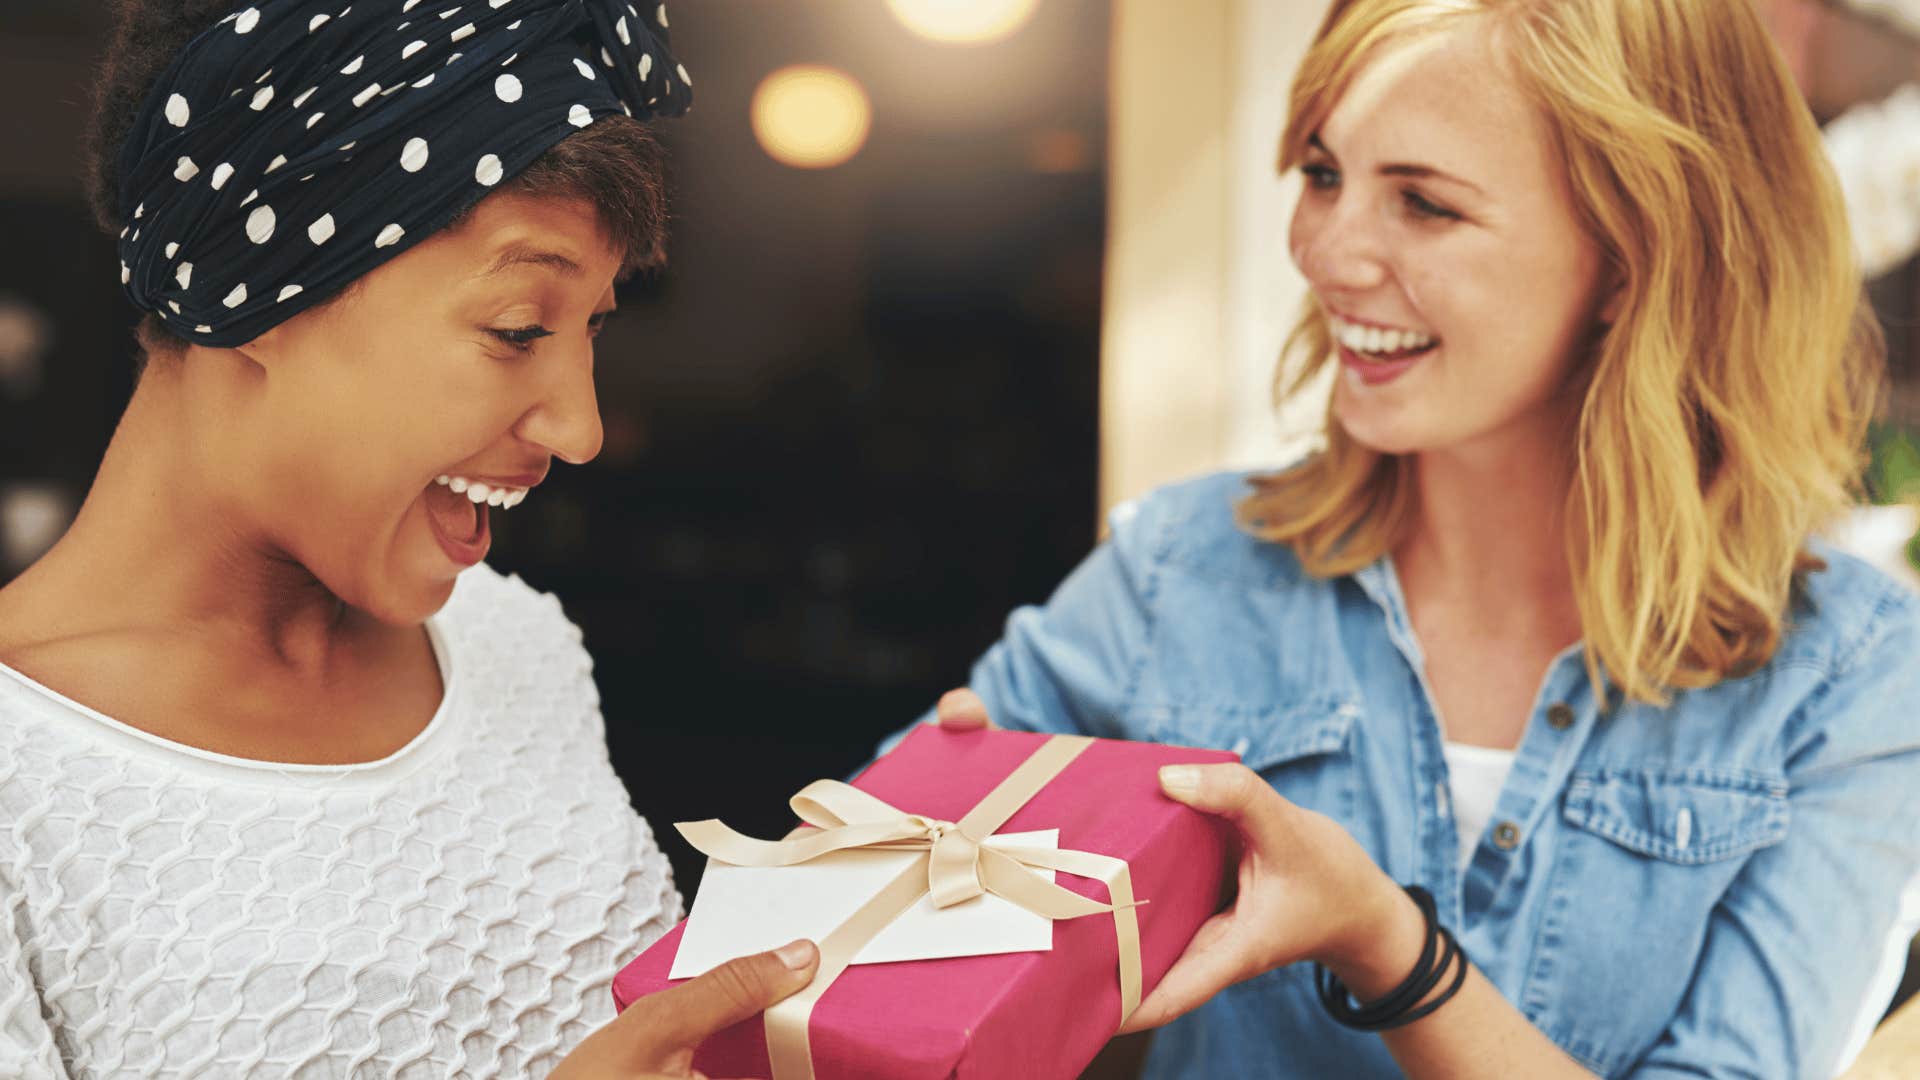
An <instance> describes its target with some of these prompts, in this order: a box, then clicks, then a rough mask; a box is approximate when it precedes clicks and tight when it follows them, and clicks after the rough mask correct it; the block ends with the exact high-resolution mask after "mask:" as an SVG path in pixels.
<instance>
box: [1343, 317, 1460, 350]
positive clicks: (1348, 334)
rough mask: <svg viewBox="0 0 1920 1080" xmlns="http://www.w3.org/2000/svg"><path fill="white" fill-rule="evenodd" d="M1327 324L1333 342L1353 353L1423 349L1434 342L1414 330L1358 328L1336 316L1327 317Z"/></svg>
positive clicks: (1426, 335)
mask: <svg viewBox="0 0 1920 1080" xmlns="http://www.w3.org/2000/svg"><path fill="white" fill-rule="evenodd" d="M1327 323H1328V328H1329V329H1330V330H1331V331H1332V332H1333V337H1334V340H1336V341H1338V342H1339V343H1340V344H1342V345H1345V346H1346V347H1347V348H1349V349H1352V350H1354V351H1355V352H1368V353H1395V352H1401V351H1404V350H1406V349H1413V348H1425V347H1427V346H1428V345H1431V344H1433V341H1434V338H1433V337H1432V336H1431V335H1428V334H1422V333H1420V332H1418V331H1415V330H1383V329H1381V328H1379V327H1376V326H1359V325H1356V324H1354V323H1350V322H1347V321H1346V320H1345V319H1342V318H1340V317H1339V316H1337V315H1329V316H1327Z"/></svg>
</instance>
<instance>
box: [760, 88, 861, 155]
mask: <svg viewBox="0 0 1920 1080" xmlns="http://www.w3.org/2000/svg"><path fill="white" fill-rule="evenodd" d="M872 127H873V106H872V105H871V104H870V103H869V102H868V101H867V92H866V90H865V89H863V88H862V87H861V86H860V83H859V82H858V81H856V80H855V79H854V77H853V76H851V75H849V74H847V73H846V72H844V71H840V70H838V69H836V68H830V67H824V66H821V65H818V64H796V65H794V66H792V67H784V68H781V69H780V70H778V71H776V72H774V73H773V74H771V75H768V76H767V77H766V78H764V79H762V80H760V85H759V87H758V88H756V89H755V90H754V92H753V134H754V137H755V138H757V139H759V140H760V148H761V149H763V150H765V151H766V152H767V155H768V156H769V157H771V158H773V159H774V160H775V161H778V162H780V163H781V164H783V165H791V166H793V167H794V168H797V169H830V168H832V167H833V166H835V165H839V164H841V163H843V162H845V161H846V160H847V159H848V158H851V157H852V156H853V155H855V154H857V153H859V152H860V147H862V146H863V145H865V144H866V141H867V132H868V131H869V130H871V129H872Z"/></svg>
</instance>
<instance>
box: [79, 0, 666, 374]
mask: <svg viewBox="0 0 1920 1080" xmlns="http://www.w3.org/2000/svg"><path fill="white" fill-rule="evenodd" d="M233 6H234V3H233V0H112V20H113V31H112V35H111V37H110V38H109V40H108V42H107V48H106V52H105V54H104V55H103V56H102V58H101V61H100V66H99V69H98V70H97V72H96V73H95V76H94V84H93V97H92V102H91V105H92V108H91V112H90V114H89V116H88V119H87V127H86V135H85V152H86V169H87V173H86V182H87V198H88V201H89V202H90V203H91V205H92V207H93V214H94V218H95V220H96V221H97V222H98V223H99V225H100V227H101V228H102V229H105V230H106V231H107V232H108V233H109V234H111V235H116V236H117V235H118V234H119V232H120V230H121V228H122V227H123V226H124V225H125V224H126V222H124V221H121V220H119V212H118V210H117V205H118V199H117V197H116V196H117V193H118V191H119V185H120V169H119V153H120V144H121V143H122V142H124V141H125V140H126V136H127V129H128V128H129V127H130V126H132V124H133V119H134V116H135V114H137V113H138V112H139V111H140V104H141V102H142V101H144V100H145V99H146V96H147V93H148V91H149V90H151V89H152V87H153V83H154V80H155V79H158V78H159V77H160V74H161V73H162V72H164V71H165V70H166V69H167V65H168V64H170V63H172V62H173V57H174V55H175V54H176V53H178V52H179V51H180V50H181V49H182V48H184V47H185V46H186V44H187V43H188V42H189V41H192V40H193V39H194V38H195V37H197V36H198V35H199V34H200V33H201V32H203V31H205V30H206V29H208V28H209V27H211V26H213V25H214V24H215V23H216V22H218V21H219V20H220V19H221V18H222V17H223V16H225V15H226V14H227V13H228V12H229V11H231V10H232V9H233ZM497 190H501V191H517V192H519V193H521V194H523V195H535V196H540V197H547V198H569V199H582V200H585V201H587V202H589V203H591V204H592V205H593V207H594V210H595V211H596V212H597V213H598V215H599V218H600V225H601V227H602V228H603V229H605V230H606V231H607V235H608V238H609V239H610V240H611V241H612V243H613V245H614V247H615V248H616V249H617V250H620V251H624V252H625V253H626V254H625V258H624V260H623V265H622V268H621V272H622V276H625V275H626V274H630V273H632V272H633V271H635V270H638V269H644V268H648V267H652V266H657V265H659V264H660V263H661V262H663V261H664V260H665V257H666V252H665V243H666V230H667V197H666V170H665V166H664V160H663V155H662V153H661V150H660V144H659V142H658V141H657V140H656V139H655V138H654V136H653V133H652V132H651V131H650V130H648V128H647V127H646V125H644V124H642V123H640V122H639V121H637V120H632V119H629V118H627V117H624V116H608V117H602V118H601V119H599V120H596V121H595V122H594V123H592V124H590V125H588V126H587V127H585V128H583V129H581V130H580V131H577V132H574V133H572V134H570V135H568V136H567V137H566V138H564V139H562V140H561V141H560V142H558V143H556V144H554V145H553V146H552V147H551V148H550V149H548V150H547V152H546V153H545V154H543V155H541V156H540V157H539V158H538V159H537V160H535V161H534V163H533V164H531V165H529V166H527V168H526V169H524V170H522V171H521V172H520V173H519V174H518V175H516V176H514V177H513V178H512V179H510V180H508V181H506V182H505V183H503V184H501V185H500V187H499V188H498V189H497ZM480 198H481V196H479V195H476V196H475V200H474V201H475V203H478V202H479V200H480ZM471 211H472V207H468V208H467V210H466V211H464V212H462V214H461V215H460V216H459V217H456V218H455V219H454V220H453V221H452V222H451V223H450V225H449V226H448V227H449V228H458V227H459V226H460V225H461V224H462V222H464V221H465V220H466V216H467V214H468V213H471ZM351 287H352V286H348V288H351ZM342 291H343V292H344V291H345V290H342ZM337 295H338V294H336V296H337ZM328 299H329V300H331V299H334V297H329V298H328ZM137 334H138V337H139V342H140V346H141V349H142V350H143V353H146V354H151V353H154V352H168V353H178V352H180V351H183V350H184V349H185V347H186V344H187V342H186V340H185V339H183V338H180V337H178V336H176V335H175V334H174V333H173V332H172V331H170V330H168V329H167V327H166V324H165V323H163V322H161V321H160V318H159V316H157V315H155V314H153V313H152V312H148V313H147V315H146V317H145V318H143V319H142V320H141V321H140V327H139V330H138V331H137ZM140 361H141V363H142V364H144V362H145V356H144V355H143V356H142V357H141V358H140Z"/></svg>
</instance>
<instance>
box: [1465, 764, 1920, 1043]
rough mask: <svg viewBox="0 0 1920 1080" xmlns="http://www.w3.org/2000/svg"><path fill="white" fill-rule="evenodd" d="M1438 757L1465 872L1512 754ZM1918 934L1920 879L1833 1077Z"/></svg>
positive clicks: (1865, 1030)
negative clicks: (1442, 761) (1444, 770)
mask: <svg viewBox="0 0 1920 1080" xmlns="http://www.w3.org/2000/svg"><path fill="white" fill-rule="evenodd" d="M1440 750H1441V753H1442V754H1443V755H1444V756H1445V757H1446V759H1447V781H1448V788H1449V795H1448V798H1449V799H1450V800H1451V802H1452V803H1453V822H1454V828H1455V830H1456V831H1457V832H1458V833H1459V837H1460V868H1461V872H1462V873H1465V871H1466V867H1467V864H1468V863H1470V862H1472V861H1473V852H1474V849H1475V848H1477V847H1479V846H1480V838H1481V837H1482V836H1484V835H1486V831H1487V823H1488V822H1489V821H1491V820H1492V819H1493V808H1494V805H1495V804H1496V803H1498V802H1499V801H1500V789H1501V788H1503V787H1505V786H1506V783H1507V773H1508V771H1510V770H1511V769H1512V768H1513V758H1514V751H1512V750H1501V749H1498V748H1497V747H1491V746H1472V745H1469V744H1467V743H1457V742H1443V743H1441V745H1440ZM1916 933H1920V877H1916V878H1915V879H1914V880H1913V881H1910V882H1908V883H1907V889H1906V892H1905V893H1904V894H1903V895H1902V897H1901V902H1900V915H1899V917H1898V918H1897V919H1896V920H1895V921H1894V926H1893V933H1892V936H1891V939H1890V940H1889V941H1888V942H1887V946H1886V949H1885V951H1884V952H1882V954H1881V957H1880V963H1879V965H1878V967H1877V968H1876V969H1875V971H1874V976H1873V981H1872V982H1871V983H1870V984H1869V985H1868V988H1867V993H1866V996H1865V997H1864V998H1863V999H1862V1001H1861V1004H1860V1011H1859V1012H1858V1013H1857V1014H1856V1015H1855V1017H1854V1022H1853V1025H1852V1028H1851V1033H1850V1034H1849V1036H1848V1038H1847V1042H1846V1045H1845V1047H1844V1048H1843V1049H1842V1051H1841V1054H1840V1061H1839V1063H1838V1065H1837V1066H1836V1067H1835V1069H1834V1073H1835V1074H1836V1075H1837V1074H1839V1073H1841V1072H1844V1071H1846V1069H1847V1067H1848V1066H1850V1065H1852V1064H1853V1059H1854V1058H1856V1057H1858V1056H1859V1055H1860V1049H1861V1048H1862V1047H1863V1046H1865V1045H1866V1043H1867V1039H1868V1038H1869V1037H1870V1036H1871V1035H1872V1034H1873V1029H1874V1028H1875V1027H1876V1026H1878V1025H1879V1023H1880V1018H1881V1017H1882V1016H1883V1015H1884V1014H1885V1013H1886V1010H1887V1003H1888V1002H1890V1001H1892V1000H1893V992H1894V991H1895V990H1896V989H1898V988H1899V985H1900V973H1901V972H1902V971H1903V970H1905V968H1906V963H1907V947H1908V943H1909V942H1911V941H1912V940H1913V938H1914V935H1915V934H1916Z"/></svg>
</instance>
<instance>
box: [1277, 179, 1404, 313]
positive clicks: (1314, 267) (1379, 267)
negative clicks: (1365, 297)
mask: <svg viewBox="0 0 1920 1080" xmlns="http://www.w3.org/2000/svg"><path fill="white" fill-rule="evenodd" d="M1377 217H1378V215H1376V214H1372V213H1370V212H1368V210H1367V209H1366V208H1365V207H1364V206H1362V205H1361V204H1360V203H1359V202H1358V200H1355V199H1354V198H1352V197H1351V196H1348V197H1347V198H1343V199H1341V200H1339V201H1338V202H1336V203H1335V204H1334V205H1333V206H1331V207H1329V208H1327V209H1326V210H1325V211H1323V212H1322V213H1320V214H1319V215H1316V217H1315V219H1314V220H1313V221H1312V222H1310V223H1309V224H1308V225H1307V227H1306V228H1304V229H1302V230H1300V231H1299V232H1298V233H1296V236H1295V239H1296V243H1295V245H1294V249H1293V261H1294V264H1295V265H1296V266H1298V267H1299V268H1300V273H1301V274H1302V275H1304V276H1305V277H1306V279H1307V280H1308V281H1309V282H1311V283H1312V284H1313V286H1314V288H1316V289H1319V290H1322V291H1332V292H1364V291H1366V290H1368V289H1373V288H1377V287H1378V286H1380V285H1381V284H1383V283H1384V282H1385V281H1386V280H1387V277H1388V273H1387V258H1386V251H1385V248H1384V246H1383V245H1382V241H1381V237H1380V235H1379V230H1378V228H1377V226H1378V220H1377Z"/></svg>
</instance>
